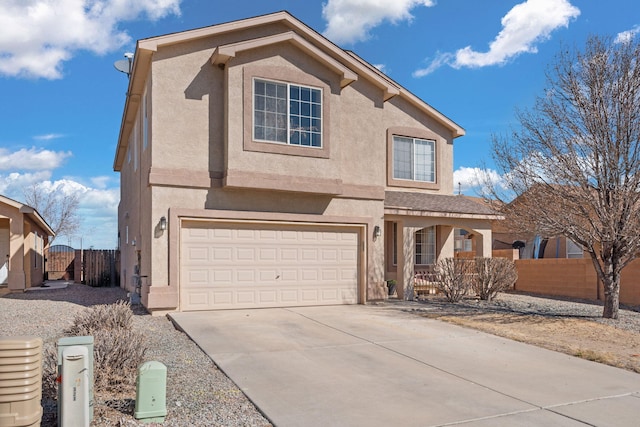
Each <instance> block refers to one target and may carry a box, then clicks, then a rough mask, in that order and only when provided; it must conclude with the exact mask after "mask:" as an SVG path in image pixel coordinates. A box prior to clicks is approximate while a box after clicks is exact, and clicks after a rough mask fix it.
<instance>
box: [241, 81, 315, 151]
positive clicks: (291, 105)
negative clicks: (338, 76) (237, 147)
mask: <svg viewBox="0 0 640 427" xmlns="http://www.w3.org/2000/svg"><path fill="white" fill-rule="evenodd" d="M253 89H254V92H253V139H254V140H256V141H268V142H276V143H282V144H289V145H298V146H304V147H317V148H321V147H322V89H318V88H313V87H309V86H301V85H295V84H290V83H281V82H274V81H268V80H261V79H254V82H253Z"/></svg>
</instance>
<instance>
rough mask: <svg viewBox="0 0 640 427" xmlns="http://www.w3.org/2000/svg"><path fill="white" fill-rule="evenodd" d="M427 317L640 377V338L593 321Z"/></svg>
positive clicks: (508, 315) (477, 315)
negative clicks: (614, 368)
mask: <svg viewBox="0 0 640 427" xmlns="http://www.w3.org/2000/svg"><path fill="white" fill-rule="evenodd" d="M426 316H427V317H430V318H435V319H439V320H443V321H445V322H449V323H453V324H456V325H459V326H464V327H468V328H472V329H477V330H480V331H483V332H488V333H491V334H493V335H498V336H501V337H505V338H509V339H512V340H516V341H520V342H524V343H528V344H532V345H536V346H539V347H543V348H547V349H549V350H554V351H559V352H562V353H566V354H569V355H572V356H577V357H581V358H583V359H587V360H591V361H595V362H599V363H604V364H607V365H611V366H616V367H618V368H623V369H627V370H630V371H633V372H638V373H640V334H638V333H635V332H631V331H625V330H621V329H617V328H615V327H613V326H609V325H603V324H600V323H596V322H594V321H591V320H586V319H580V318H566V317H549V316H542V315H532V314H519V313H467V314H462V313H460V314H442V315H440V314H433V313H430V314H427V315H426Z"/></svg>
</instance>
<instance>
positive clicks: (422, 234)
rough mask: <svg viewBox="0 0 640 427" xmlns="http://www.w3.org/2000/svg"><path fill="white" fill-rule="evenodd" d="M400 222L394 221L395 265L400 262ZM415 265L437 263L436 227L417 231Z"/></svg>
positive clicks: (415, 236) (415, 237)
mask: <svg viewBox="0 0 640 427" xmlns="http://www.w3.org/2000/svg"><path fill="white" fill-rule="evenodd" d="M397 241H398V223H397V222H394V223H393V265H397V264H398V243H397ZM414 243H415V248H414V249H415V265H433V264H435V263H436V227H435V226H433V227H427V228H423V229H421V230H418V231H416V233H415V235H414Z"/></svg>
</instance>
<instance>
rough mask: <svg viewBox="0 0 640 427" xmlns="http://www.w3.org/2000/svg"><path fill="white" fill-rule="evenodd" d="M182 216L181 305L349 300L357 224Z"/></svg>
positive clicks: (354, 280)
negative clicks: (201, 220) (299, 224)
mask: <svg viewBox="0 0 640 427" xmlns="http://www.w3.org/2000/svg"><path fill="white" fill-rule="evenodd" d="M305 227H306V229H304V228H303V227H293V226H290V225H278V224H269V225H256V224H238V223H235V224H233V223H213V222H211V223H197V222H188V223H185V224H184V226H183V229H182V231H181V249H180V253H181V260H180V278H181V279H180V287H181V290H180V293H181V308H182V310H210V309H219V308H252V307H280V306H298V305H322V304H355V303H357V294H358V292H357V286H358V248H359V237H358V230H357V229H355V228H346V227H336V226H314V225H309V226H305Z"/></svg>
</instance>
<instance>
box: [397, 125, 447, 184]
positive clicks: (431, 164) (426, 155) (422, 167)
mask: <svg viewBox="0 0 640 427" xmlns="http://www.w3.org/2000/svg"><path fill="white" fill-rule="evenodd" d="M435 169H436V168H435V141H430V140H426V139H419V138H407V137H403V136H395V135H394V137H393V178H394V179H407V180H411V181H421V182H435V180H436V179H435V175H436V174H435Z"/></svg>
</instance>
